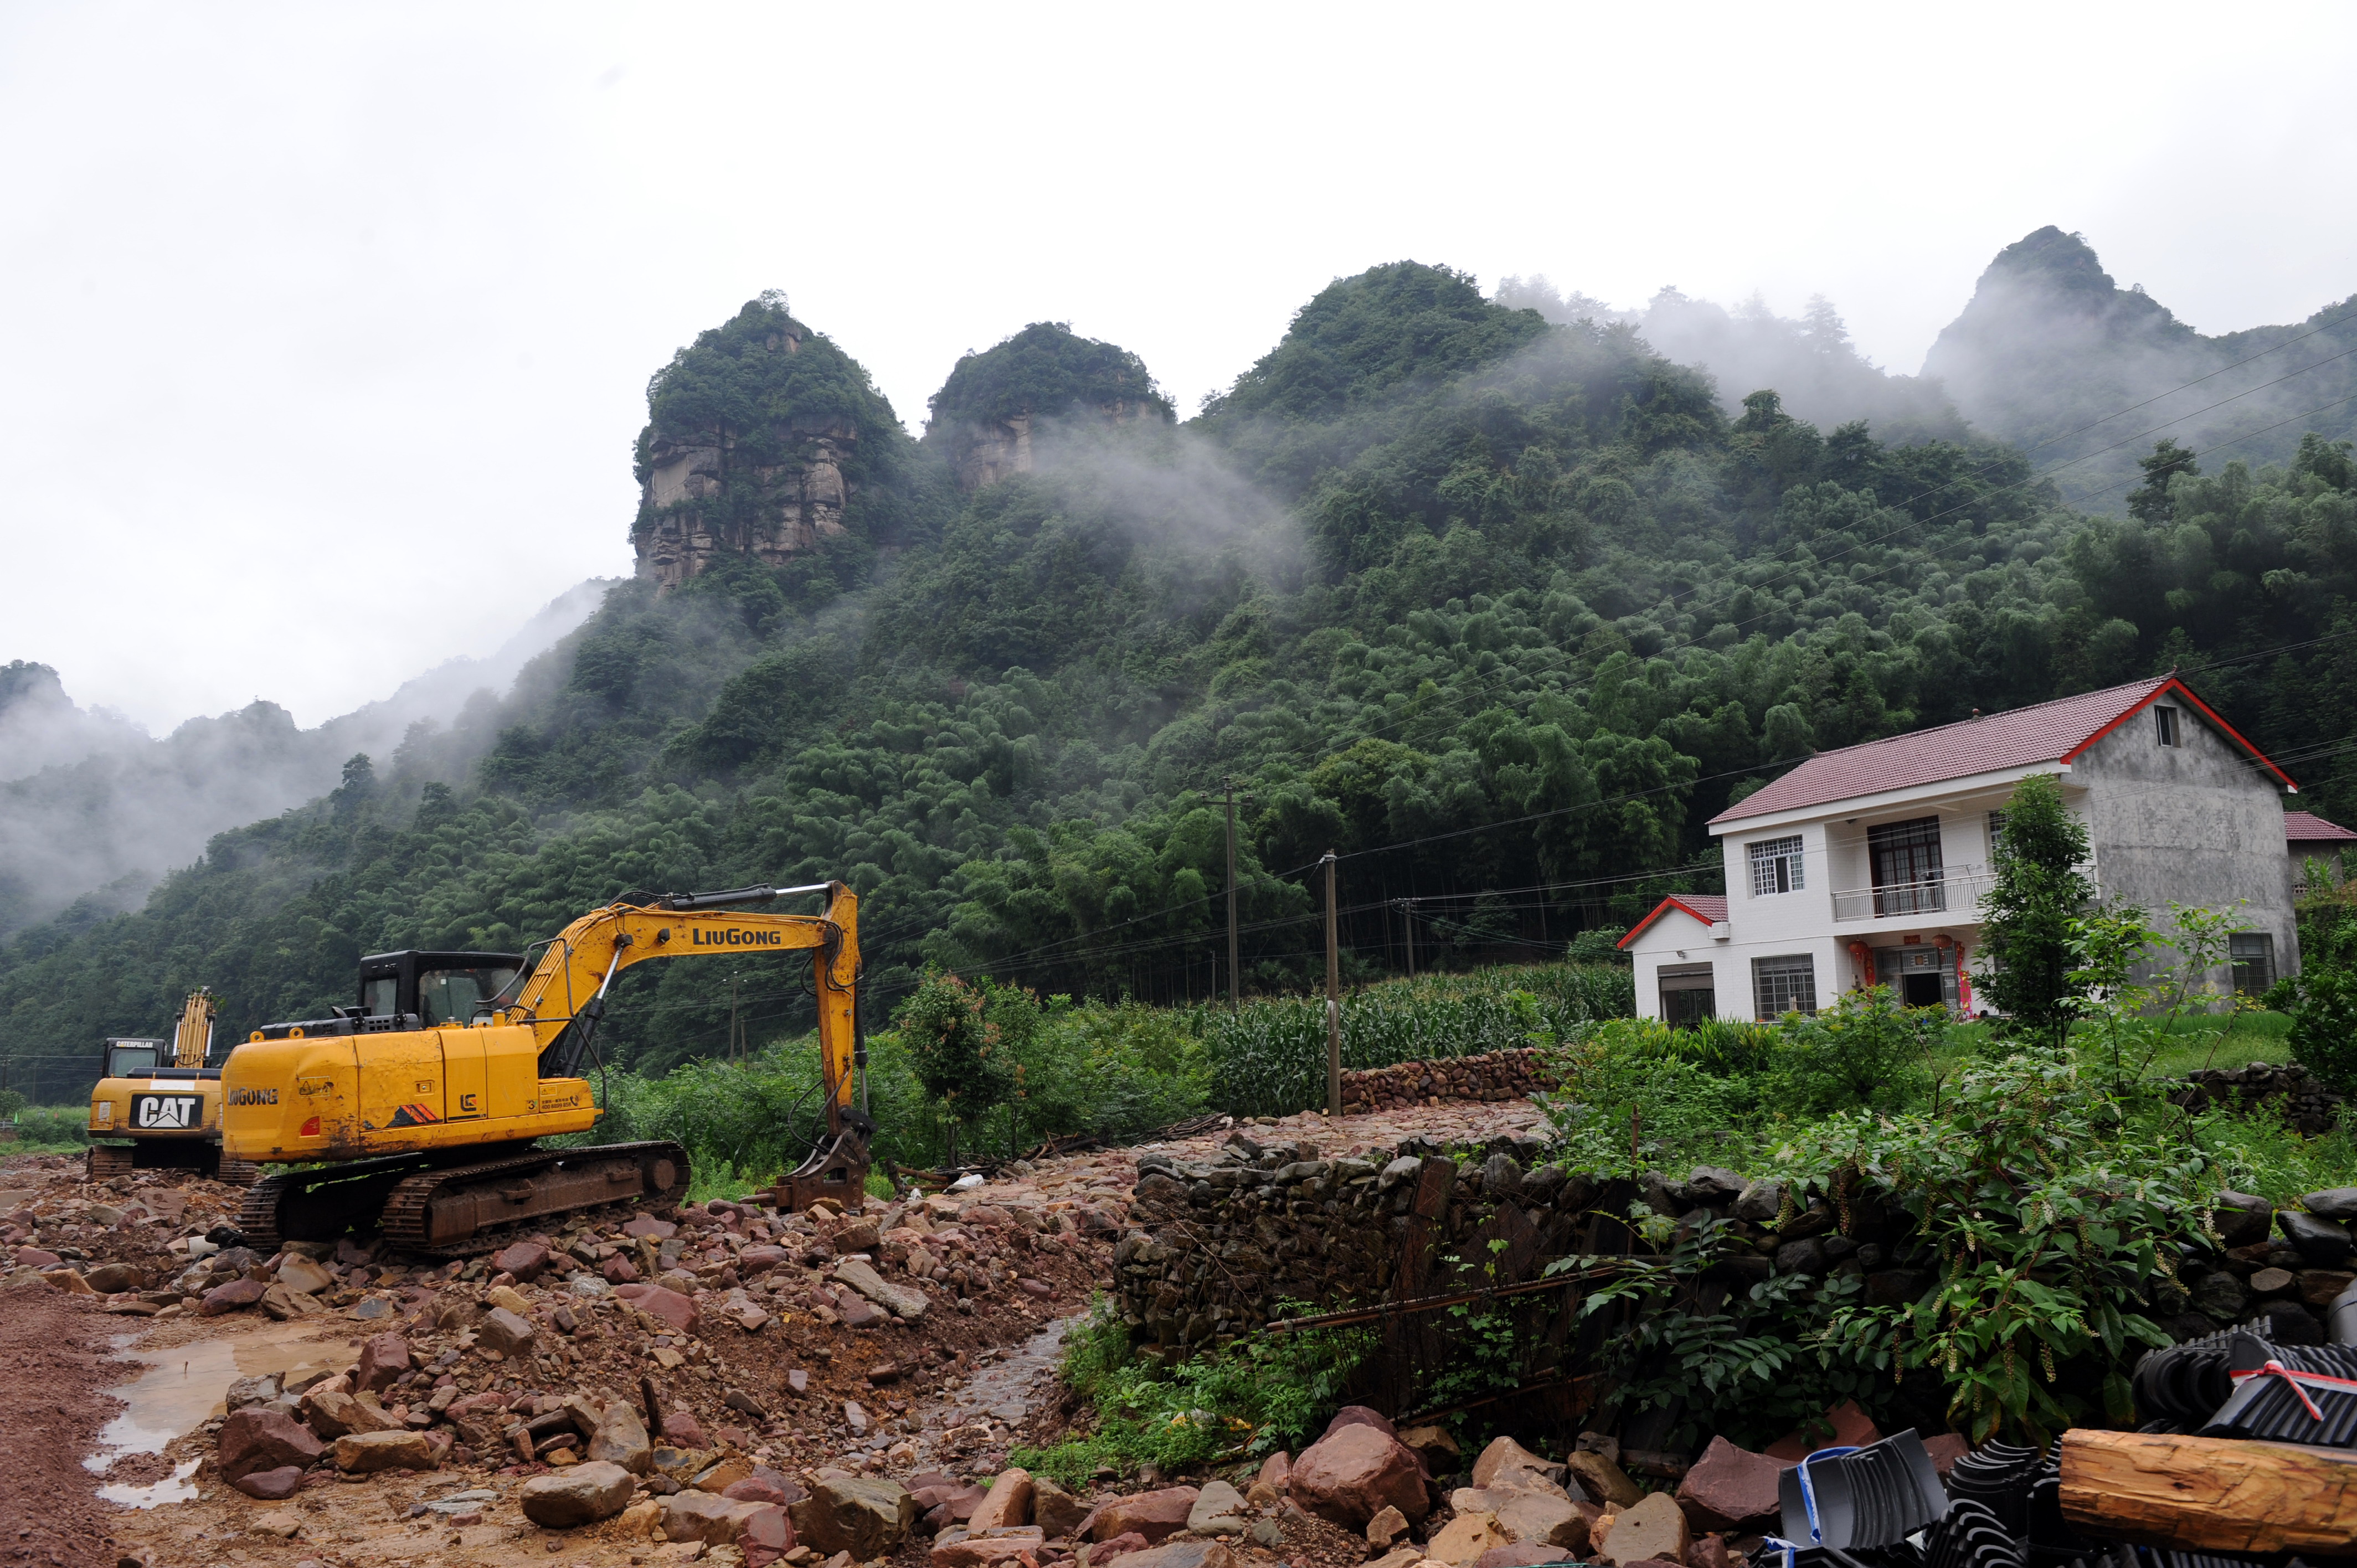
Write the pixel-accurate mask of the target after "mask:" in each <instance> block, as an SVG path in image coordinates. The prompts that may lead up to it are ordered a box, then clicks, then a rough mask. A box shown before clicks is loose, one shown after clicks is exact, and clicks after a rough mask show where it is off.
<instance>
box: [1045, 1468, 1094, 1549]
mask: <svg viewBox="0 0 2357 1568" xmlns="http://www.w3.org/2000/svg"><path fill="white" fill-rule="evenodd" d="M1088 1517H1089V1505H1088V1504H1086V1503H1084V1502H1082V1501H1081V1499H1080V1498H1076V1497H1074V1496H1072V1494H1071V1493H1070V1492H1068V1491H1066V1490H1064V1488H1063V1487H1060V1486H1058V1485H1056V1483H1055V1482H1053V1481H1051V1480H1049V1478H1048V1477H1045V1476H1034V1477H1031V1522H1032V1523H1034V1524H1036V1525H1038V1526H1039V1528H1040V1529H1041V1530H1044V1531H1046V1532H1047V1534H1048V1535H1049V1537H1051V1538H1059V1539H1065V1540H1069V1539H1070V1538H1071V1536H1072V1534H1073V1532H1075V1531H1076V1530H1079V1529H1080V1528H1081V1521H1082V1520H1084V1519H1086V1518H1088Z"/></svg>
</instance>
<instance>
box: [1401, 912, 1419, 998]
mask: <svg viewBox="0 0 2357 1568" xmlns="http://www.w3.org/2000/svg"><path fill="white" fill-rule="evenodd" d="M1400 913H1401V914H1402V915H1403V916H1405V917H1406V919H1407V977H1408V978H1409V979H1410V980H1414V979H1415V899H1413V898H1403V899H1401V900H1400Z"/></svg>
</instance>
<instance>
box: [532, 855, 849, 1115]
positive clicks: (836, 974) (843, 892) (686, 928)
mask: <svg viewBox="0 0 2357 1568" xmlns="http://www.w3.org/2000/svg"><path fill="white" fill-rule="evenodd" d="M799 893H824V894H825V895H827V903H826V910H825V912H824V913H823V914H818V915H769V914H762V913H759V912H758V911H756V910H751V909H743V908H728V906H731V905H741V904H749V903H766V902H767V901H769V900H770V899H771V898H782V897H788V896H790V895H793V894H799ZM797 948H801V949H817V950H818V951H817V953H816V954H815V958H816V965H815V978H816V980H817V993H818V1044H819V1068H820V1072H821V1073H822V1075H823V1078H824V1080H825V1084H826V1095H827V1123H828V1127H829V1129H830V1130H831V1131H834V1132H841V1131H842V1112H845V1111H846V1110H848V1109H850V1107H851V1103H852V1097H853V1093H854V1090H855V1087H856V1068H857V1067H859V1066H861V1065H864V1064H863V1063H862V1062H861V1061H860V1059H859V1058H861V1056H862V1055H863V1054H864V1052H863V1045H862V1042H861V1040H860V1038H859V1026H858V1017H857V1009H856V1006H855V1005H854V998H855V996H856V983H857V982H858V979H859V897H858V896H857V895H856V894H855V893H853V892H852V891H851V889H850V888H848V887H846V886H844V885H843V884H842V883H840V882H820V883H813V884H812V885H811V886H806V887H740V888H737V889H735V890H733V891H731V892H726V893H700V894H695V895H692V896H689V897H668V898H659V899H655V900H653V901H651V902H650V903H647V904H643V905H641V904H634V903H629V902H624V903H617V904H609V905H608V906H607V907H606V908H602V909H593V910H591V911H590V912H589V913H588V914H587V915H584V916H582V917H581V918H579V919H577V920H576V921H574V922H573V923H572V924H571V925H569V926H567V927H565V929H564V930H563V931H561V932H559V933H558V934H557V936H556V938H555V940H553V941H551V942H550V943H549V944H548V950H547V951H546V952H545V953H544V954H543V955H542V956H541V960H540V962H539V964H538V965H537V966H536V967H534V968H533V971H532V972H531V973H530V974H529V975H527V976H526V977H525V978H524V981H523V983H522V988H521V989H520V990H519V991H518V992H517V993H516V996H515V999H514V1000H513V1001H512V1002H506V1003H504V1004H500V1005H498V1006H497V1009H496V1012H495V1020H496V1021H497V1022H499V1023H502V1024H522V1025H526V1026H529V1027H530V1028H531V1029H532V1031H533V1035H534V1036H536V1037H537V1038H538V1040H539V1042H540V1047H541V1077H543V1078H544V1079H546V1078H570V1077H572V1076H574V1074H575V1073H576V1072H577V1071H578V1070H579V1069H580V1067H581V1065H582V1061H583V1058H585V1057H587V1056H588V1055H590V1054H591V1052H592V1051H593V1050H594V1048H595V1035H596V1032H597V1023H598V1020H599V1019H601V1018H602V1017H603V1016H604V1015H605V1011H606V992H607V989H608V987H610V986H611V985H612V984H613V983H614V976H615V974H616V973H617V972H619V971H621V970H623V969H625V968H627V967H629V966H630V965H631V964H634V963H643V962H645V961H648V960H649V959H658V958H688V957H720V956H722V955H725V954H735V955H738V956H743V955H746V954H750V953H759V952H785V951H789V950H793V949H797Z"/></svg>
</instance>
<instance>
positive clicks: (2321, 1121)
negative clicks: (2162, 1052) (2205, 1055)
mask: <svg viewBox="0 0 2357 1568" xmlns="http://www.w3.org/2000/svg"><path fill="white" fill-rule="evenodd" d="M2185 1081H2186V1083H2187V1085H2188V1086H2189V1087H2187V1088H2184V1089H2180V1090H2177V1091H2176V1092H2175V1093H2173V1094H2171V1095H2170V1096H2169V1099H2170V1100H2172V1101H2175V1102H2176V1103H2177V1104H2179V1105H2183V1106H2187V1107H2192V1106H2196V1105H2199V1104H2201V1102H2202V1101H2204V1100H2207V1101H2211V1102H2212V1103H2222V1102H2223V1101H2230V1100H2236V1099H2239V1100H2241V1101H2244V1103H2246V1104H2250V1105H2254V1106H2255V1105H2261V1104H2272V1105H2274V1106H2275V1107H2276V1109H2277V1110H2278V1111H2279V1112H2282V1115H2283V1119H2284V1124H2285V1125H2286V1126H2287V1127H2289V1128H2290V1129H2291V1130H2292V1131H2293V1132H2295V1133H2299V1134H2301V1135H2302V1136H2303V1137H2309V1138H2313V1137H2315V1136H2317V1135H2318V1134H2319V1133H2329V1132H2330V1131H2331V1130H2332V1128H2333V1125H2334V1124H2335V1123H2336V1122H2339V1121H2340V1120H2341V1100H2342V1096H2341V1095H2338V1094H2335V1093H2334V1092H2333V1091H2332V1090H2329V1089H2327V1088H2325V1087H2324V1085H2323V1083H2322V1082H2321V1081H2319V1079H2316V1078H2315V1077H2313V1076H2312V1075H2310V1074H2309V1070H2308V1069H2306V1068H2304V1067H2301V1066H2300V1065H2298V1063H2297V1062H2295V1063H2293V1064H2292V1065H2291V1066H2289V1067H2269V1066H2268V1065H2267V1064H2266V1063H2265V1062H2253V1063H2252V1064H2251V1065H2250V1066H2248V1067H2240V1068H2232V1069H2229V1068H2205V1069H2202V1070H2201V1071H2199V1072H2189V1073H2187V1074H2186V1075H2185Z"/></svg>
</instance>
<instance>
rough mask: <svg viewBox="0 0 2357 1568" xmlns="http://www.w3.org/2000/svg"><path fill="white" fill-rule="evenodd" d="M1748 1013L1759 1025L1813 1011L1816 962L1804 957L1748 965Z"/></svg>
mask: <svg viewBox="0 0 2357 1568" xmlns="http://www.w3.org/2000/svg"><path fill="white" fill-rule="evenodd" d="M1751 995H1752V1012H1753V1015H1754V1016H1756V1017H1758V1018H1759V1019H1760V1022H1762V1023H1766V1022H1768V1021H1769V1020H1770V1019H1773V1018H1781V1017H1782V1016H1783V1015H1785V1014H1787V1013H1814V1012H1815V1011H1816V1010H1817V961H1816V960H1815V959H1813V958H1811V957H1810V956H1809V955H1808V954H1807V953H1793V954H1792V955H1790V956H1789V957H1785V958H1755V959H1753V960H1752V961H1751Z"/></svg>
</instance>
